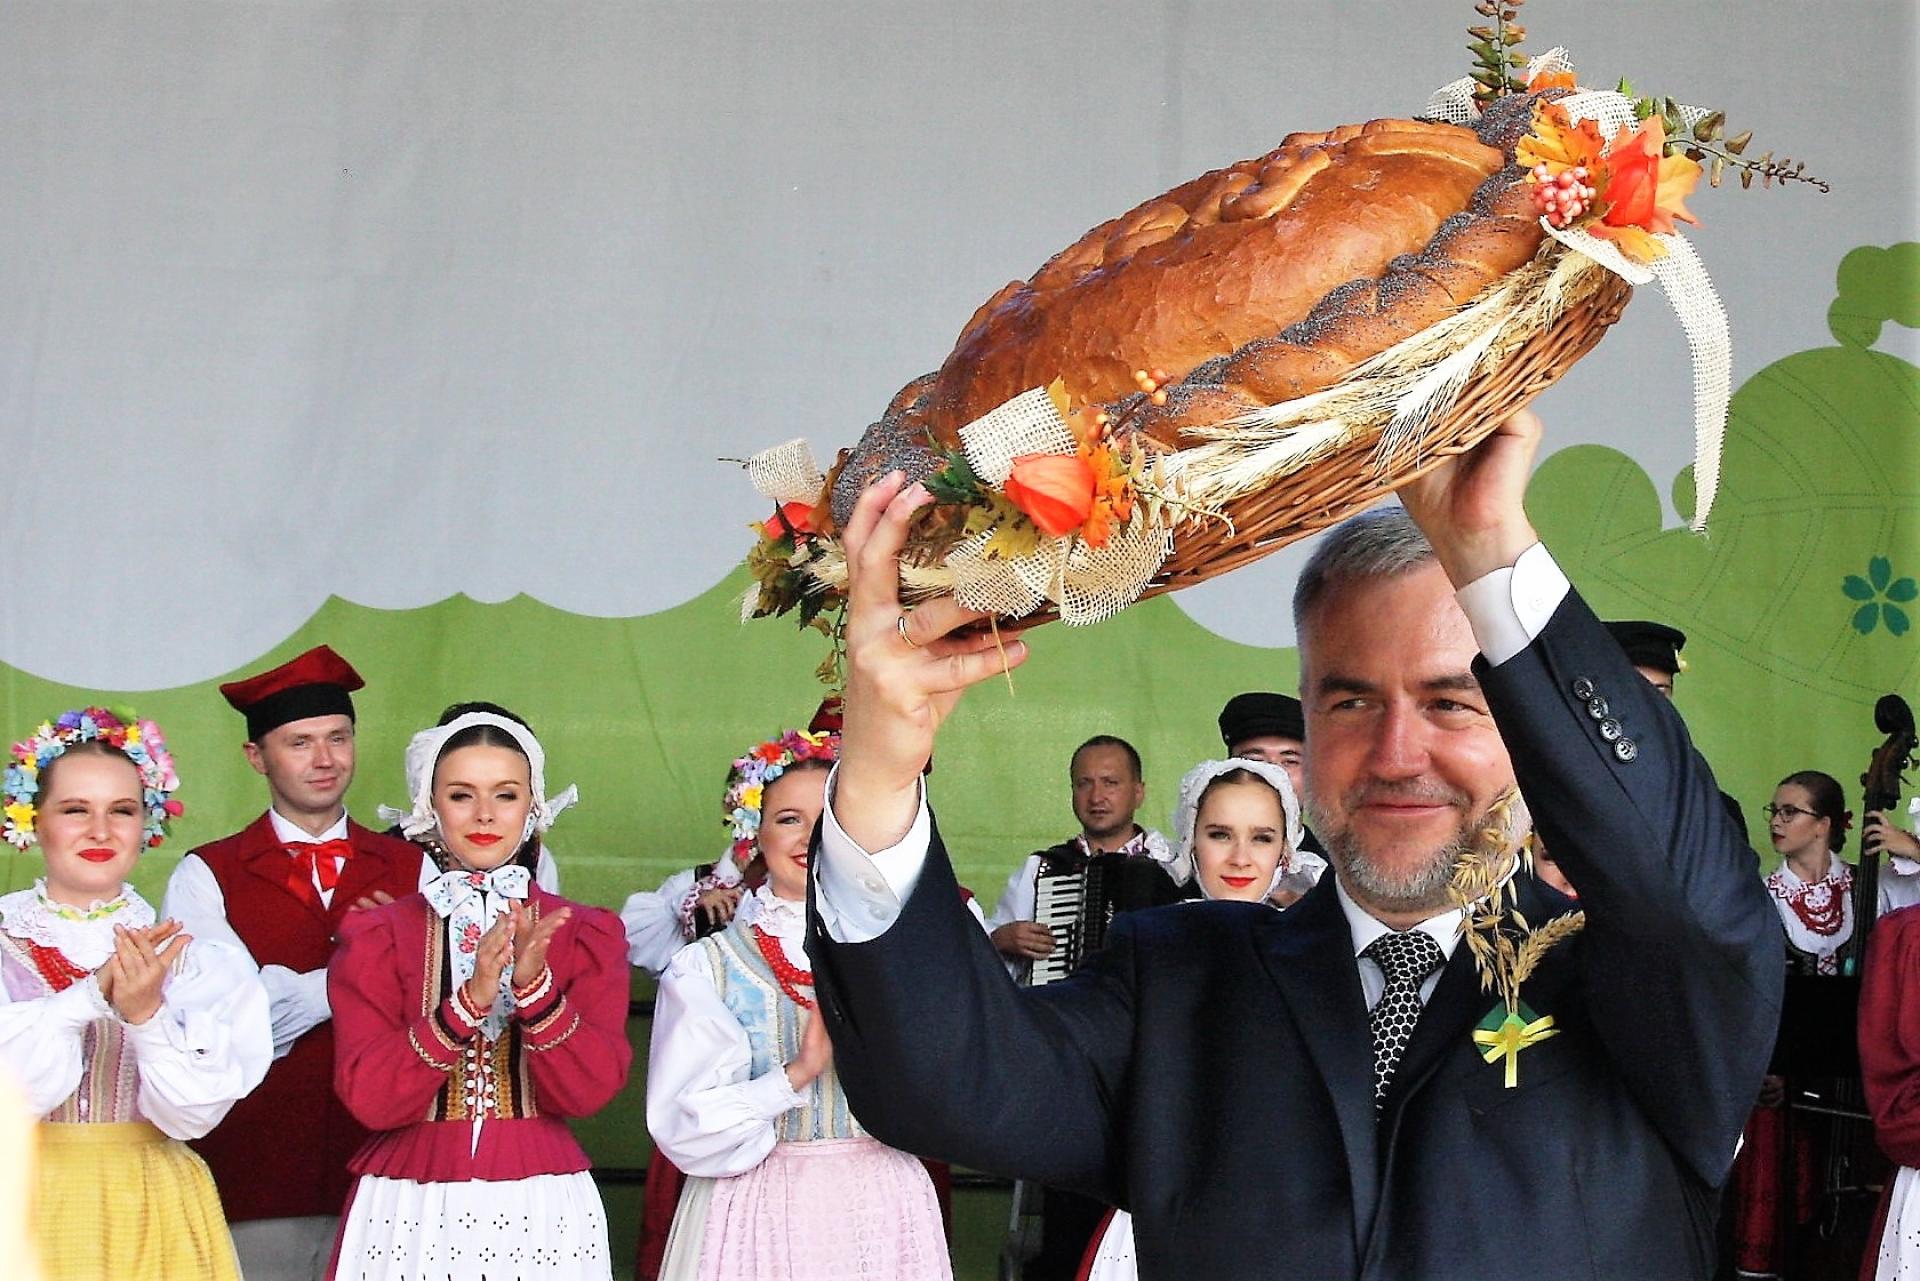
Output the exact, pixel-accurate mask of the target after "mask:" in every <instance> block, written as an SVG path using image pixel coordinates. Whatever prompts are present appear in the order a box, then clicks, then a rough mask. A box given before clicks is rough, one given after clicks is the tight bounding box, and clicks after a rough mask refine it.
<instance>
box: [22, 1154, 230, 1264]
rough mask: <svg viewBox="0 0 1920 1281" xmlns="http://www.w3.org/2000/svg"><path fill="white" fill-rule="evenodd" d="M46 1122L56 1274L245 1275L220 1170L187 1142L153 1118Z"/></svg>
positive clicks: (47, 1232) (45, 1169)
mask: <svg viewBox="0 0 1920 1281" xmlns="http://www.w3.org/2000/svg"><path fill="white" fill-rule="evenodd" d="M36 1128H37V1129H38V1131H39V1134H40V1205H39V1213H38V1215H37V1218H36V1222H37V1223H38V1226H39V1232H40V1258H41V1262H42V1266H43V1267H44V1268H45V1270H46V1274H47V1281H177V1279H179V1278H187V1277H192V1278H195V1279H196V1281H197V1279H198V1278H201V1277H206V1278H210V1279H211V1281H239V1278H240V1267H239V1264H238V1263H237V1262H236V1261H235V1259H234V1256H233V1237H232V1235H231V1234H229V1233H228V1231H227V1220H226V1216H225V1215H223V1214H221V1212H220V1194H219V1193H218V1192H217V1191H215V1190H214V1186H213V1175H211V1174H209V1173H208V1172H207V1166H206V1162H204V1161H202V1160H201V1159H200V1158H199V1157H198V1156H197V1155H195V1154H194V1152H193V1151H192V1150H191V1149H189V1148H188V1147H187V1145H186V1144H184V1143H182V1142H180V1141H179V1140H178V1139H170V1138H168V1137H167V1136H166V1135H164V1134H162V1133H161V1132H160V1131H159V1130H157V1129H155V1128H154V1127H153V1126H152V1125H150V1124H148V1123H147V1122H145V1121H128V1122H117V1123H112V1124H97V1125H74V1124H62V1123H56V1122H42V1123H41V1124H40V1125H39V1126H38V1127H36Z"/></svg>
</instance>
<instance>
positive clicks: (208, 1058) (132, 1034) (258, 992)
mask: <svg viewBox="0 0 1920 1281" xmlns="http://www.w3.org/2000/svg"><path fill="white" fill-rule="evenodd" d="M127 1041H128V1043H129V1044H130V1045H132V1046H133V1052H134V1057H135V1060H136V1061H137V1062H138V1064H139V1066H140V1111H141V1112H142V1113H144V1114H145V1115H146V1118H147V1119H148V1120H149V1121H152V1122H153V1123H154V1124H155V1125H157V1126H159V1127H160V1129H162V1130H164V1131H166V1132H167V1133H168V1134H170V1135H172V1136H173V1137H174V1138H176V1139H197V1138H199V1137H200V1136H201V1135H203V1134H205V1133H206V1132H207V1131H208V1130H211V1129H212V1128H213V1127H214V1126H216V1125H218V1124H219V1123H220V1118H222V1117H224V1116H225V1115H226V1114H227V1110H228V1109H229V1108H231V1107H232V1106H233V1105H234V1103H235V1102H236V1101H237V1100H239V1099H242V1098H245V1097H246V1095H247V1094H248V1093H249V1092H250V1091H252V1089H253V1088H254V1087H255V1086H257V1085H259V1084H260V1079H261V1078H262V1077H264V1076H266V1074H267V1067H268V1066H269V1065H270V1064H271V1063H272V1062H273V1059H274V1052H273V1031H272V1023H271V1019H270V1017H269V1014H268V1003H267V989H266V986H265V984H263V983H262V982H261V981H260V976H259V974H258V973H257V972H255V970H254V968H253V962H252V961H250V960H248V959H247V954H246V953H245V952H242V951H240V950H238V949H237V948H234V947H230V946H228V945H227V944H225V943H222V942H220V941H219V940H217V939H202V938H196V939H194V940H193V941H192V942H191V943H189V944H188V945H187V954H186V956H184V957H183V958H181V961H180V967H179V969H177V970H176V971H174V972H173V973H172V974H169V975H168V976H167V982H166V988H165V991H164V994H163V997H162V1000H161V1003H160V1009H159V1011H158V1012H157V1013H155V1014H154V1016H153V1017H152V1018H150V1019H148V1020H147V1021H146V1022H145V1023H141V1024H137V1025H134V1024H129V1025H128V1026H127Z"/></svg>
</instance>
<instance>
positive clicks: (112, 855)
mask: <svg viewBox="0 0 1920 1281" xmlns="http://www.w3.org/2000/svg"><path fill="white" fill-rule="evenodd" d="M80 857H81V858H83V859H85V860H87V862H89V863H111V862H113V860H115V859H117V858H119V857H120V851H119V850H110V849H107V848H106V847H105V846H103V845H96V846H94V847H93V848H92V849H87V850H81V851H80Z"/></svg>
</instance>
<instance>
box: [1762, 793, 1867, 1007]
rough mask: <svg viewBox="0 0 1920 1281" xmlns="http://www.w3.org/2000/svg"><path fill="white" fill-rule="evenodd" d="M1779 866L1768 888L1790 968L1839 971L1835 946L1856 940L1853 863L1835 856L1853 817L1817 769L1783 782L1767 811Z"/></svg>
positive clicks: (1799, 971) (1802, 971) (1806, 971)
mask: <svg viewBox="0 0 1920 1281" xmlns="http://www.w3.org/2000/svg"><path fill="white" fill-rule="evenodd" d="M1766 815H1767V832H1768V834H1769V835H1770V836H1771V837H1772V838H1773V848H1774V849H1775V850H1777V851H1779V853H1780V866H1779V868H1778V869H1777V870H1776V871H1775V872H1774V873H1773V875H1771V876H1769V877H1768V878H1767V892H1768V893H1769V894H1771V895H1773V905H1774V908H1775V910H1777V911H1778V912H1779V913H1780V924H1781V926H1782V927H1783V928H1784V929H1785V930H1786V935H1787V968H1788V969H1789V971H1791V972H1792V973H1795V974H1838V973H1839V972H1840V949H1841V948H1842V947H1843V946H1844V945H1845V944H1846V942H1847V940H1848V939H1851V938H1852V937H1853V868H1852V867H1850V866H1849V865H1848V864H1846V863H1845V862H1843V861H1842V860H1841V859H1840V856H1839V855H1840V850H1841V848H1842V847H1843V846H1845V845H1846V843H1847V826H1848V823H1849V822H1850V820H1851V819H1852V815H1850V814H1848V813H1847V811H1846V806H1845V803H1844V802H1843V801H1842V799H1841V792H1840V784H1839V783H1837V782H1836V781H1834V778H1833V776H1832V775H1830V774H1822V773H1821V772H1820V771H1819V770H1801V771H1800V772H1799V773H1797V774H1789V775H1787V776H1786V777H1785V778H1783V779H1781V780H1780V786H1778V787H1776V788H1774V790H1773V801H1772V803H1771V804H1769V805H1768V806H1767V808H1766Z"/></svg>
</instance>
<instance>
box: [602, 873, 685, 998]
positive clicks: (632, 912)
mask: <svg viewBox="0 0 1920 1281" xmlns="http://www.w3.org/2000/svg"><path fill="white" fill-rule="evenodd" d="M693 873H694V869H693V868H691V867H689V868H686V869H685V870H683V871H679V872H675V873H674V874H673V875H672V876H669V877H668V878H667V879H666V880H664V881H662V882H661V883H660V888H659V889H657V890H641V891H640V892H639V893H637V894H634V895H632V896H631V897H629V898H628V899H627V902H626V906H624V907H622V908H621V909H620V924H621V926H622V927H623V928H624V929H625V930H626V934H627V960H628V961H629V962H630V963H632V964H634V965H637V966H639V967H640V968H641V969H643V970H645V971H647V973H649V974H658V973H660V972H661V971H662V970H664V969H666V968H667V963H668V962H669V961H671V960H673V957H674V954H675V953H676V952H678V951H679V950H680V949H681V948H683V947H685V946H686V943H687V939H686V936H685V935H684V934H682V933H681V932H680V903H681V901H682V900H684V899H685V898H686V897H687V892H688V891H689V890H691V889H692V888H693V880H694V876H693Z"/></svg>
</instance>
